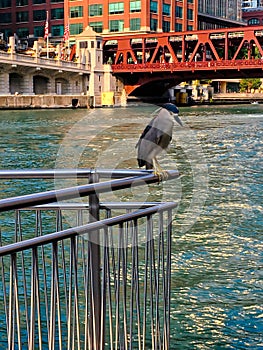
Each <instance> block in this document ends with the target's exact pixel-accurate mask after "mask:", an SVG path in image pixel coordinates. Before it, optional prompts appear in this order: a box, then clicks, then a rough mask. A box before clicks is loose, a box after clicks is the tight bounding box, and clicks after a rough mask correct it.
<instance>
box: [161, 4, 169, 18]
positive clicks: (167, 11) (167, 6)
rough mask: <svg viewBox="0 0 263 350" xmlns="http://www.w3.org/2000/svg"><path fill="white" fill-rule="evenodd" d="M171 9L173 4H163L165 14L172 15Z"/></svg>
mask: <svg viewBox="0 0 263 350" xmlns="http://www.w3.org/2000/svg"><path fill="white" fill-rule="evenodd" d="M170 10H171V6H170V5H168V4H163V15H164V16H170V13H171V12H170Z"/></svg>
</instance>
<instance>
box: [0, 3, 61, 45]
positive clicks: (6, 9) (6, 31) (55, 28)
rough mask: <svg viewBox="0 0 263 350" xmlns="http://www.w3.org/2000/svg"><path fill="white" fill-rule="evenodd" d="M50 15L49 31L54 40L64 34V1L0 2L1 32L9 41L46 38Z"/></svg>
mask: <svg viewBox="0 0 263 350" xmlns="http://www.w3.org/2000/svg"><path fill="white" fill-rule="evenodd" d="M47 14H48V30H49V33H50V36H51V37H53V38H61V37H63V33H64V1H61V0H0V32H1V33H3V37H4V39H5V40H7V39H8V38H9V37H10V36H13V35H14V34H16V36H17V37H18V38H27V39H30V38H38V37H43V36H44V28H45V23H46V20H47Z"/></svg>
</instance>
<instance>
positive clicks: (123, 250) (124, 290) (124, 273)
mask: <svg viewBox="0 0 263 350" xmlns="http://www.w3.org/2000/svg"><path fill="white" fill-rule="evenodd" d="M124 227H125V231H126V232H127V227H128V226H127V225H125V226H124V225H121V227H120V235H121V242H122V246H121V247H120V249H121V261H122V309H123V349H124V350H127V342H128V336H127V257H126V254H127V247H126V244H127V241H125V236H126V232H125V231H124Z"/></svg>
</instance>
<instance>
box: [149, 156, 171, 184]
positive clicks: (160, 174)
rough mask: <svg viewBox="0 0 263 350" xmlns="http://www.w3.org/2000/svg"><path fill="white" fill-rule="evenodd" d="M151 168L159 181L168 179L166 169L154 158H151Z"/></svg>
mask: <svg viewBox="0 0 263 350" xmlns="http://www.w3.org/2000/svg"><path fill="white" fill-rule="evenodd" d="M153 169H154V175H156V176H158V178H159V180H160V181H165V180H167V179H168V173H167V171H166V170H164V169H163V168H162V167H161V165H160V164H159V163H158V161H157V159H156V158H153Z"/></svg>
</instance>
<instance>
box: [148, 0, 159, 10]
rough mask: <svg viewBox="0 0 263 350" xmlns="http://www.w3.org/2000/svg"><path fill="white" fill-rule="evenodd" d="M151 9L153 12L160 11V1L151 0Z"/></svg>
mask: <svg viewBox="0 0 263 350" xmlns="http://www.w3.org/2000/svg"><path fill="white" fill-rule="evenodd" d="M150 11H151V12H152V13H158V3H157V1H151V3H150Z"/></svg>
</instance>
